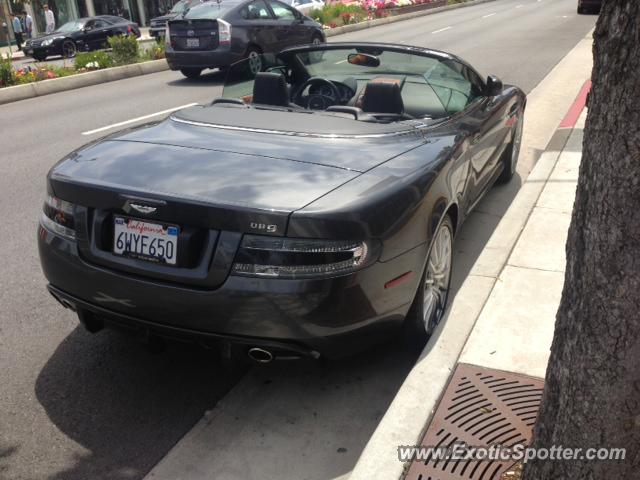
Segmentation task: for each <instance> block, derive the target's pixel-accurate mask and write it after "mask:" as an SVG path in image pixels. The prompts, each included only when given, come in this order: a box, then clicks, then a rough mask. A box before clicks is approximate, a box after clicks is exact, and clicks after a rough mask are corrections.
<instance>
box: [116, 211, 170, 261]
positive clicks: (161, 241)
mask: <svg viewBox="0 0 640 480" xmlns="http://www.w3.org/2000/svg"><path fill="white" fill-rule="evenodd" d="M179 231H180V229H179V228H178V227H176V226H174V225H163V224H160V223H151V222H144V221H142V220H137V219H135V218H127V217H115V219H114V229H113V253H115V254H116V255H125V256H128V257H134V258H140V259H142V260H148V261H152V262H157V263H165V264H168V265H175V264H176V258H177V257H178V233H179Z"/></svg>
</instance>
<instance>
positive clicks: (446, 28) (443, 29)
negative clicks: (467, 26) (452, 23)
mask: <svg viewBox="0 0 640 480" xmlns="http://www.w3.org/2000/svg"><path fill="white" fill-rule="evenodd" d="M451 28H452V27H444V28H441V29H440V30H434V31H433V32H431V33H440V32H444V31H445V30H451Z"/></svg>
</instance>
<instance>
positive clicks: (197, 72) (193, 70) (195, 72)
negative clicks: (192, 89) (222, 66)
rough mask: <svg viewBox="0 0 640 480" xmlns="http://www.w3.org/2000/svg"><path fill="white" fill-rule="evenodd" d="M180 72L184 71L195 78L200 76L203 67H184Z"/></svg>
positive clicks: (185, 74) (184, 73) (188, 76)
mask: <svg viewBox="0 0 640 480" xmlns="http://www.w3.org/2000/svg"><path fill="white" fill-rule="evenodd" d="M180 73H182V75H184V76H185V77H187V78H190V79H192V80H193V79H195V78H198V77H199V76H200V74H201V73H202V69H201V68H183V69H181V70H180Z"/></svg>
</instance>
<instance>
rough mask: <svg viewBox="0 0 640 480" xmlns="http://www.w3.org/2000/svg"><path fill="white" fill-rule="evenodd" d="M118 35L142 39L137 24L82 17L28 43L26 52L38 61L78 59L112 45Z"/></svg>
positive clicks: (24, 49)
mask: <svg viewBox="0 0 640 480" xmlns="http://www.w3.org/2000/svg"><path fill="white" fill-rule="evenodd" d="M114 35H135V36H136V37H139V36H140V28H139V27H138V24H137V23H134V22H131V21H129V20H126V19H124V18H120V17H114V16H111V15H101V16H99V17H88V18H79V19H78V20H72V21H70V22H67V23H65V24H63V25H62V26H61V27H59V28H58V29H57V30H56V31H55V32H53V33H50V34H48V35H44V36H41V37H36V38H32V39H29V40H27V42H26V44H25V46H24V48H23V51H24V53H25V55H29V56H31V57H33V58H35V59H36V60H38V61H42V60H45V59H46V58H47V57H50V56H53V55H62V56H63V57H66V58H71V57H75V55H76V53H77V52H79V51H88V50H97V49H100V48H106V47H108V46H109V44H108V42H107V39H108V38H109V37H112V36H114Z"/></svg>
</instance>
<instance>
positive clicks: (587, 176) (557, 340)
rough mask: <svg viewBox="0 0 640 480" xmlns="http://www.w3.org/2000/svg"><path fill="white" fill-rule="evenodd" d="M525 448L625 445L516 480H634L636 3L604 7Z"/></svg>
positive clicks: (639, 119) (638, 432) (637, 366)
mask: <svg viewBox="0 0 640 480" xmlns="http://www.w3.org/2000/svg"><path fill="white" fill-rule="evenodd" d="M603 3H604V5H603V8H602V12H601V15H600V19H599V20H598V24H597V27H596V31H595V34H594V39H595V43H594V49H593V53H594V69H593V75H592V78H593V88H592V91H591V94H590V98H589V104H588V107H589V112H588V118H587V125H586V129H585V136H584V144H583V157H582V164H581V167H580V176H579V180H578V188H577V193H576V201H575V204H574V208H573V218H572V221H571V227H570V229H569V238H568V242H567V269H566V274H565V284H564V290H563V293H562V301H561V303H560V308H559V310H558V314H557V318H556V327H555V336H554V339H553V345H552V347H551V358H550V361H549V367H548V369H547V378H546V385H545V391H544V396H543V400H542V406H541V410H540V416H539V419H538V422H537V424H536V427H535V431H534V442H533V446H534V447H547V448H549V447H551V446H554V445H556V446H560V445H562V447H578V448H580V447H581V448H584V449H586V448H604V447H606V448H610V447H620V448H626V459H625V460H624V461H597V460H592V461H587V460H577V461H565V460H562V461H542V460H538V461H533V462H531V463H528V464H527V465H525V469H524V478H525V479H526V480H562V479H567V480H583V479H584V480H589V479H598V480H599V479H602V480H609V479H615V480H622V479H629V480H631V479H634V480H638V479H640V2H639V1H638V0H607V1H605V2H603Z"/></svg>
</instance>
